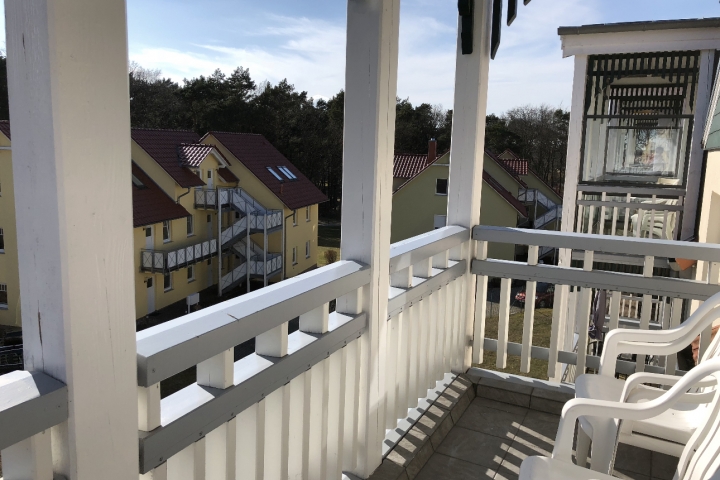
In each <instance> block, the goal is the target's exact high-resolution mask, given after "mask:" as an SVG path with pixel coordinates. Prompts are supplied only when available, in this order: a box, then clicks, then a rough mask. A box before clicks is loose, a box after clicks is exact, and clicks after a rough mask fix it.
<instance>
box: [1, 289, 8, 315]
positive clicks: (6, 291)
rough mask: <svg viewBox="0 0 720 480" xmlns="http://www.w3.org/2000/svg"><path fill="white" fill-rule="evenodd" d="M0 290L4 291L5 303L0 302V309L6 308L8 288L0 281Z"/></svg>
mask: <svg viewBox="0 0 720 480" xmlns="http://www.w3.org/2000/svg"><path fill="white" fill-rule="evenodd" d="M0 292H5V303H0V310H7V309H8V308H9V307H8V290H7V284H6V283H0Z"/></svg>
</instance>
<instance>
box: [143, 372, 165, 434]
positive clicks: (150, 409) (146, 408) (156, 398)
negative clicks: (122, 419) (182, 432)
mask: <svg viewBox="0 0 720 480" xmlns="http://www.w3.org/2000/svg"><path fill="white" fill-rule="evenodd" d="M137 391H138V430H140V431H141V432H151V431H153V430H155V429H156V428H158V427H159V426H160V384H159V383H156V384H154V385H151V386H149V387H147V388H145V387H140V386H138V387H137Z"/></svg>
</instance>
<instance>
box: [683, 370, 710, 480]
mask: <svg viewBox="0 0 720 480" xmlns="http://www.w3.org/2000/svg"><path fill="white" fill-rule="evenodd" d="M717 362H718V360H717V359H715V360H713V361H711V362H708V363H706V364H705V365H706V366H707V365H708V364H712V363H715V364H716V365H717ZM711 376H713V377H715V381H716V382H719V383H720V371H716V372H714V373H712V374H711ZM708 407H709V408H707V409H706V410H705V411H706V417H705V421H704V422H701V423H700V427H699V428H698V429H697V430H695V433H694V434H693V436H692V437H691V438H690V440H689V441H688V443H687V445H686V446H685V448H684V449H683V453H682V455H681V456H680V461H679V462H678V467H677V471H676V472H675V477H674V480H679V479H682V480H707V479H711V478H720V455H719V454H718V453H719V452H720V389H715V395H714V396H713V400H712V401H711V402H710V403H709V404H708Z"/></svg>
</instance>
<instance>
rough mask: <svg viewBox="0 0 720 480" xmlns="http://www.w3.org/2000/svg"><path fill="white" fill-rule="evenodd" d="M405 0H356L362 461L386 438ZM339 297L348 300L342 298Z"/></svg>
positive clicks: (349, 77)
mask: <svg viewBox="0 0 720 480" xmlns="http://www.w3.org/2000/svg"><path fill="white" fill-rule="evenodd" d="M399 22H400V0H348V21H347V23H348V31H347V55H346V73H345V85H346V86H345V139H344V152H343V198H342V204H343V222H342V241H341V252H342V258H343V259H346V260H356V261H359V262H362V263H365V264H367V265H369V266H370V271H371V280H370V284H369V285H368V286H367V287H365V289H364V292H363V294H362V311H364V312H366V313H367V315H368V330H367V332H366V333H365V334H364V335H363V336H362V338H361V339H360V340H359V342H360V348H361V362H362V365H361V366H360V381H359V385H358V394H359V403H358V405H359V416H358V432H359V435H360V436H361V437H360V438H359V439H358V458H357V467H356V471H355V472H354V473H357V474H358V475H359V476H361V477H363V478H367V477H368V476H369V474H370V473H372V472H373V470H375V468H376V467H377V466H379V465H380V462H381V460H382V455H381V454H382V441H383V439H384V437H385V419H384V412H385V405H384V403H385V348H386V345H385V343H386V338H385V337H386V324H387V301H388V285H389V281H390V278H389V273H388V271H389V270H388V264H389V261H390V211H391V208H392V162H393V150H394V142H395V98H396V93H397V64H398V36H399V24H400V23H399ZM338 303H339V304H340V303H341V302H338Z"/></svg>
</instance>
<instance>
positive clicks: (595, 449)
mask: <svg viewBox="0 0 720 480" xmlns="http://www.w3.org/2000/svg"><path fill="white" fill-rule="evenodd" d="M616 446H617V424H616V423H615V420H614V419H604V420H603V421H598V422H596V424H594V425H593V442H592V452H591V458H590V469H591V470H594V471H596V472H601V473H606V474H608V475H611V474H612V472H611V471H610V469H611V468H612V464H613V458H614V456H615V447H616Z"/></svg>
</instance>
